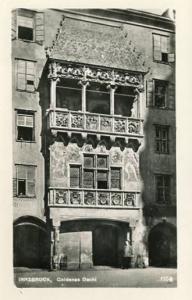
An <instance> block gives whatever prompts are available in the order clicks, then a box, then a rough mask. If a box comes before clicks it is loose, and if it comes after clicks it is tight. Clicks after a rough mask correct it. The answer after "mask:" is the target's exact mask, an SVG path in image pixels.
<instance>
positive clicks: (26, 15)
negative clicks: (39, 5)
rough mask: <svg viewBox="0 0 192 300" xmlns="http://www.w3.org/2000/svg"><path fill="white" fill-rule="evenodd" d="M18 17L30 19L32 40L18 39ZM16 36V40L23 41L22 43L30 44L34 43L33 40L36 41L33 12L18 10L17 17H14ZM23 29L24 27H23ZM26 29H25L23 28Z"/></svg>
mask: <svg viewBox="0 0 192 300" xmlns="http://www.w3.org/2000/svg"><path fill="white" fill-rule="evenodd" d="M19 17H24V18H30V19H32V23H33V27H32V30H33V39H31V40H29V39H23V38H20V37H19ZM16 24H17V26H16V36H17V39H18V40H19V41H24V42H30V43H34V42H35V40H36V35H35V12H33V11H31V10H30V11H29V10H27V11H26V10H23V9H20V10H18V11H17V15H16ZM23 27H25V26H23ZM25 28H27V27H25Z"/></svg>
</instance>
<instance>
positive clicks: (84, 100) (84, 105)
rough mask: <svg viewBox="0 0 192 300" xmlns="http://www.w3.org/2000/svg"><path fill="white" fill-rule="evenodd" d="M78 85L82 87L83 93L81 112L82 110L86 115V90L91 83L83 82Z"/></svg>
mask: <svg viewBox="0 0 192 300" xmlns="http://www.w3.org/2000/svg"><path fill="white" fill-rule="evenodd" d="M78 83H79V85H81V87H82V92H81V110H82V112H83V113H85V112H86V89H87V86H89V82H88V81H82V80H81V81H79V82H78Z"/></svg>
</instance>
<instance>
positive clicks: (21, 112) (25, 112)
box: [15, 109, 36, 143]
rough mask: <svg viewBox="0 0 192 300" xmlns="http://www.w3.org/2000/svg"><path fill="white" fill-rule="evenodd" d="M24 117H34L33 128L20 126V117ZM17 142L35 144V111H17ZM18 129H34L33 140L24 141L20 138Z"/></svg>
mask: <svg viewBox="0 0 192 300" xmlns="http://www.w3.org/2000/svg"><path fill="white" fill-rule="evenodd" d="M20 115H23V116H24V117H27V116H32V117H33V126H32V127H30V126H21V125H20V126H18V116H20ZM15 119H16V142H23V143H35V142H36V140H35V111H31V110H30V111H29V110H21V109H16V118H15ZM18 127H24V128H32V140H24V139H19V138H18Z"/></svg>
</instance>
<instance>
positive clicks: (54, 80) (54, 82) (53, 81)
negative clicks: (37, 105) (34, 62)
mask: <svg viewBox="0 0 192 300" xmlns="http://www.w3.org/2000/svg"><path fill="white" fill-rule="evenodd" d="M56 85H57V78H55V77H54V78H52V79H51V83H50V98H51V99H50V108H51V109H53V110H55V107H56Z"/></svg>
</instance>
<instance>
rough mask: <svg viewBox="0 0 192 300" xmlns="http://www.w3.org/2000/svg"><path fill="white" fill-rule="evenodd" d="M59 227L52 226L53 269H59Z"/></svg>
mask: <svg viewBox="0 0 192 300" xmlns="http://www.w3.org/2000/svg"><path fill="white" fill-rule="evenodd" d="M59 229H60V227H59V226H54V227H53V232H54V247H53V268H54V269H55V270H58V269H59V233H60V230H59Z"/></svg>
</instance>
